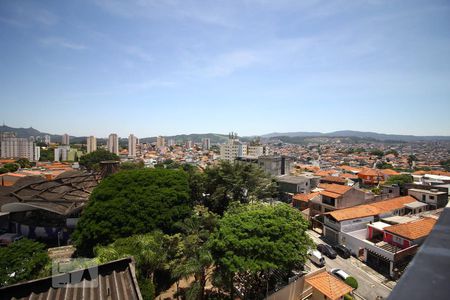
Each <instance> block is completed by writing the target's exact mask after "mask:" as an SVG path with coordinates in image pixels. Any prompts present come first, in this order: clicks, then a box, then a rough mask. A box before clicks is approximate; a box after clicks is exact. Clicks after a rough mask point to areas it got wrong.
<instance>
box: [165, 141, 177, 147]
mask: <svg viewBox="0 0 450 300" xmlns="http://www.w3.org/2000/svg"><path fill="white" fill-rule="evenodd" d="M167 146H169V147H170V146H175V140H174V139H169V141H168V142H167Z"/></svg>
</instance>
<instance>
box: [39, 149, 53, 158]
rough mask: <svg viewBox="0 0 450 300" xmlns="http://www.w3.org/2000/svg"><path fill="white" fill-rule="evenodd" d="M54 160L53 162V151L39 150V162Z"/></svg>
mask: <svg viewBox="0 0 450 300" xmlns="http://www.w3.org/2000/svg"><path fill="white" fill-rule="evenodd" d="M54 160H55V150H54V149H52V148H48V149H43V148H41V157H39V161H54Z"/></svg>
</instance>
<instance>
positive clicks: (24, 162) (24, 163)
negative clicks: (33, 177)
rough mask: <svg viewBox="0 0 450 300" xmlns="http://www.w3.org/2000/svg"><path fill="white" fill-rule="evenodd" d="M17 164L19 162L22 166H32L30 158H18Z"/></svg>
mask: <svg viewBox="0 0 450 300" xmlns="http://www.w3.org/2000/svg"><path fill="white" fill-rule="evenodd" d="M16 164H19V165H20V167H21V168H31V163H30V161H29V160H28V158H19V159H18V160H16Z"/></svg>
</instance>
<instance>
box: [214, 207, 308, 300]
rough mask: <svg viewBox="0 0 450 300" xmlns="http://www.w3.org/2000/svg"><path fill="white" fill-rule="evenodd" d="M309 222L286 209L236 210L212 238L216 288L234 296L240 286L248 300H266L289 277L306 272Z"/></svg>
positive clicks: (289, 208)
mask: <svg viewBox="0 0 450 300" xmlns="http://www.w3.org/2000/svg"><path fill="white" fill-rule="evenodd" d="M307 229H308V222H307V221H306V220H305V219H304V218H303V217H302V216H301V214H300V212H298V211H297V210H295V209H293V208H292V207H290V206H288V205H286V204H280V205H276V206H269V205H264V204H250V205H245V206H243V205H233V206H232V207H231V208H230V209H229V210H228V211H227V212H226V213H225V215H224V216H223V218H222V219H221V220H220V221H219V225H218V229H217V231H215V232H214V233H213V235H212V236H211V238H210V242H209V244H210V247H211V252H212V254H213V257H214V259H215V266H216V278H217V279H216V280H217V281H216V282H217V284H219V285H221V286H222V288H224V289H225V290H227V291H228V292H229V293H231V297H230V298H231V299H233V295H232V293H233V290H234V287H235V286H238V287H239V288H240V289H241V291H242V293H243V294H244V296H245V297H244V298H245V299H263V298H264V296H265V291H266V285H268V286H269V287H270V288H273V287H274V286H275V285H276V284H277V283H280V282H281V281H284V280H285V279H287V277H288V276H289V273H290V272H291V271H292V270H294V269H298V268H302V266H303V264H304V262H305V260H306V257H307V250H308V249H309V248H311V247H312V246H313V243H312V241H311V239H310V238H309V237H308V235H307V234H306V230H307Z"/></svg>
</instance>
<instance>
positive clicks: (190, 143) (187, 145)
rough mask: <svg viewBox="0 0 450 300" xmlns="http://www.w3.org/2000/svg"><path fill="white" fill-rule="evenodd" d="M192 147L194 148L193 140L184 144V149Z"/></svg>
mask: <svg viewBox="0 0 450 300" xmlns="http://www.w3.org/2000/svg"><path fill="white" fill-rule="evenodd" d="M192 146H193V143H192V141H191V140H189V141H186V142H185V143H184V148H186V149H191V148H192Z"/></svg>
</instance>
